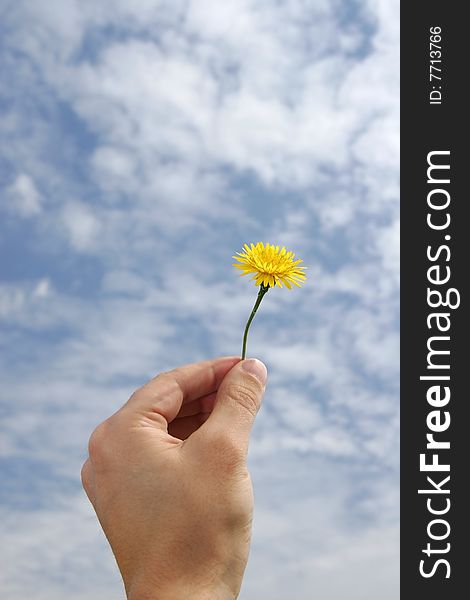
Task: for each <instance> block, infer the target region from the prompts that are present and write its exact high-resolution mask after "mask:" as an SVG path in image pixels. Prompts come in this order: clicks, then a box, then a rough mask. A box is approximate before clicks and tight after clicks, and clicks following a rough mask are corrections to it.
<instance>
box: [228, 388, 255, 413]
mask: <svg viewBox="0 0 470 600" xmlns="http://www.w3.org/2000/svg"><path fill="white" fill-rule="evenodd" d="M226 395H227V397H228V398H230V399H231V400H232V401H233V402H236V403H237V404H238V405H240V406H242V407H243V408H244V409H246V410H247V411H248V412H249V414H250V415H251V416H252V417H255V416H256V414H257V412H258V409H259V394H258V391H257V390H255V389H254V388H253V387H250V386H247V385H240V384H231V385H229V386H227V389H226Z"/></svg>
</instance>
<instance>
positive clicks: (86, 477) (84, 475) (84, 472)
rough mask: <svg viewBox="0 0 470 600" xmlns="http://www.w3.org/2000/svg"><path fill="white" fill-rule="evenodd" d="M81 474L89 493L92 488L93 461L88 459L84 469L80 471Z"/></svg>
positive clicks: (85, 488)
mask: <svg viewBox="0 0 470 600" xmlns="http://www.w3.org/2000/svg"><path fill="white" fill-rule="evenodd" d="M80 476H81V479H82V485H83V489H84V490H85V491H86V492H87V494H89V492H90V489H91V480H92V476H91V463H90V460H89V459H87V460H86V461H85V462H84V463H83V465H82V469H81V472H80Z"/></svg>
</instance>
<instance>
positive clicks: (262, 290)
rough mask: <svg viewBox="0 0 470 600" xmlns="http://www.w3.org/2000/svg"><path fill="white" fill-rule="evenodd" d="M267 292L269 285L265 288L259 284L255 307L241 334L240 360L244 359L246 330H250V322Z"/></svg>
mask: <svg viewBox="0 0 470 600" xmlns="http://www.w3.org/2000/svg"><path fill="white" fill-rule="evenodd" d="M268 290H269V285H267V286H266V287H265V286H264V285H263V284H261V285H260V288H259V292H258V297H257V298H256V302H255V305H254V306H253V310H252V311H251V315H250V318H249V319H248V321H247V323H246V327H245V333H244V334H243V348H242V360H243V359H244V358H245V357H246V340H247V337H248V330H249V329H250V325H251V321H253V317H254V316H255V314H256V311H257V310H258V307H259V305H260V304H261V300H262V299H263V297H264V295H265V294H266V292H267V291H268Z"/></svg>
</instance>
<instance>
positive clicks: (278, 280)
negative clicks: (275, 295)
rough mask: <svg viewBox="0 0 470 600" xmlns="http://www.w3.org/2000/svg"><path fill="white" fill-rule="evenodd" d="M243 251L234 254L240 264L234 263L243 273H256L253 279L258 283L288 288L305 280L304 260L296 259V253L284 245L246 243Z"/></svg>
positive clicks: (298, 285)
mask: <svg viewBox="0 0 470 600" xmlns="http://www.w3.org/2000/svg"><path fill="white" fill-rule="evenodd" d="M243 248H244V251H243V252H237V254H236V256H233V257H232V258H234V259H235V260H237V261H238V262H239V263H240V264H237V263H234V265H233V266H234V267H235V268H237V269H240V270H241V271H242V273H241V275H250V274H252V273H254V275H253V277H252V278H251V281H255V283H256V285H263V286H264V287H274V286H276V285H277V286H279V287H281V288H282V286H283V285H285V286H286V287H287V288H288V289H291V288H292V285H296V286H297V287H300V285H301V284H302V283H303V282H304V281H305V279H306V275H305V273H304V271H305V267H300V266H299V265H300V263H302V262H303V260H301V259H299V260H295V254H294V253H293V252H288V251H287V250H286V249H285V247H284V246H283V247H282V248H280V247H279V246H273V245H271V244H263V242H258V243H257V244H256V245H255V244H250V246H248V244H244V246H243Z"/></svg>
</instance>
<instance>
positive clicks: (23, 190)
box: [6, 173, 42, 217]
mask: <svg viewBox="0 0 470 600" xmlns="http://www.w3.org/2000/svg"><path fill="white" fill-rule="evenodd" d="M6 198H7V206H6V209H7V210H9V211H11V212H13V213H16V214H17V215H19V216H20V217H34V216H37V215H39V214H40V213H41V210H42V206H41V195H40V193H39V192H38V190H37V188H36V185H35V183H34V180H33V179H32V178H31V177H30V176H29V175H27V174H26V173H20V174H19V175H18V176H17V178H16V179H15V181H14V182H13V183H12V184H11V185H10V186H9V187H8V188H7V189H6Z"/></svg>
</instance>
